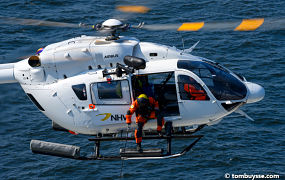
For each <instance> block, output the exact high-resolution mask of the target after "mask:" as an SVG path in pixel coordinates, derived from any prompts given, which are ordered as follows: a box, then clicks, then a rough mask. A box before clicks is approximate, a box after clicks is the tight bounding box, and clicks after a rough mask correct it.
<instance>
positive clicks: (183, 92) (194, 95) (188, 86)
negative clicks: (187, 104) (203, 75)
mask: <svg viewBox="0 0 285 180" xmlns="http://www.w3.org/2000/svg"><path fill="white" fill-rule="evenodd" d="M178 86H179V92H180V98H181V100H196V101H205V100H209V99H210V98H209V97H208V95H207V93H206V91H205V90H204V89H203V87H202V86H201V85H200V84H199V83H198V82H197V81H196V80H195V79H193V78H192V77H190V76H186V75H179V76H178Z"/></svg>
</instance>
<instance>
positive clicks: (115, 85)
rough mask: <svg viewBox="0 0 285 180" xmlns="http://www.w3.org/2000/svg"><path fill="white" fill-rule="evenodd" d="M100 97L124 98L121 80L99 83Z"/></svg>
mask: <svg viewBox="0 0 285 180" xmlns="http://www.w3.org/2000/svg"><path fill="white" fill-rule="evenodd" d="M97 88H98V96H99V99H122V98H123V94H122V86H121V81H111V82H102V83H97Z"/></svg>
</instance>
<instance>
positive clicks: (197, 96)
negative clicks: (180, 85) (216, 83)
mask: <svg viewBox="0 0 285 180" xmlns="http://www.w3.org/2000/svg"><path fill="white" fill-rule="evenodd" d="M184 90H185V91H186V92H188V93H189V94H190V96H191V97H190V100H206V99H207V95H206V93H205V91H204V90H199V89H197V88H196V87H195V86H194V85H192V84H184Z"/></svg>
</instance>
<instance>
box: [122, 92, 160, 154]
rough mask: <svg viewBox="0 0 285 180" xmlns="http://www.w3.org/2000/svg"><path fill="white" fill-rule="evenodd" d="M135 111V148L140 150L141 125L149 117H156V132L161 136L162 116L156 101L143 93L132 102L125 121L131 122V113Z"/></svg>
mask: <svg viewBox="0 0 285 180" xmlns="http://www.w3.org/2000/svg"><path fill="white" fill-rule="evenodd" d="M134 113H136V123H137V129H136V130H135V138H136V143H137V150H138V151H139V152H142V149H141V142H142V131H143V126H144V125H145V123H147V120H149V119H157V132H158V134H159V135H160V136H161V135H162V134H161V130H162V126H163V125H164V118H163V117H162V116H161V114H160V111H159V106H158V102H157V101H155V100H154V99H153V98H152V97H148V96H147V95H145V94H141V95H139V96H138V98H137V99H136V100H135V101H134V102H133V103H132V105H131V107H130V109H129V110H128V112H127V115H126V123H127V124H128V125H130V124H131V123H132V120H131V119H132V115H133V114H134Z"/></svg>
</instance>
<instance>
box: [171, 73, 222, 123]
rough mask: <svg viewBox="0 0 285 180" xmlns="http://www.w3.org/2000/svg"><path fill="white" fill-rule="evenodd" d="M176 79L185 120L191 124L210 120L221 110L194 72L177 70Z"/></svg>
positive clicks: (180, 106) (181, 111) (180, 105)
mask: <svg viewBox="0 0 285 180" xmlns="http://www.w3.org/2000/svg"><path fill="white" fill-rule="evenodd" d="M175 79H176V82H177V84H176V85H177V89H178V104H179V109H180V113H181V117H182V119H183V121H185V123H186V122H187V123H186V124H191V125H195V124H203V123H205V124H206V123H207V122H209V119H211V118H212V117H213V116H214V115H215V114H216V113H217V112H218V111H219V106H218V104H217V103H216V101H215V100H214V99H213V98H212V97H211V96H209V94H208V93H207V91H206V90H205V88H204V87H203V85H202V84H203V82H202V81H201V80H200V79H199V78H197V76H196V75H195V74H194V73H191V72H187V71H183V70H181V71H176V72H175ZM189 121H190V123H189Z"/></svg>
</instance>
